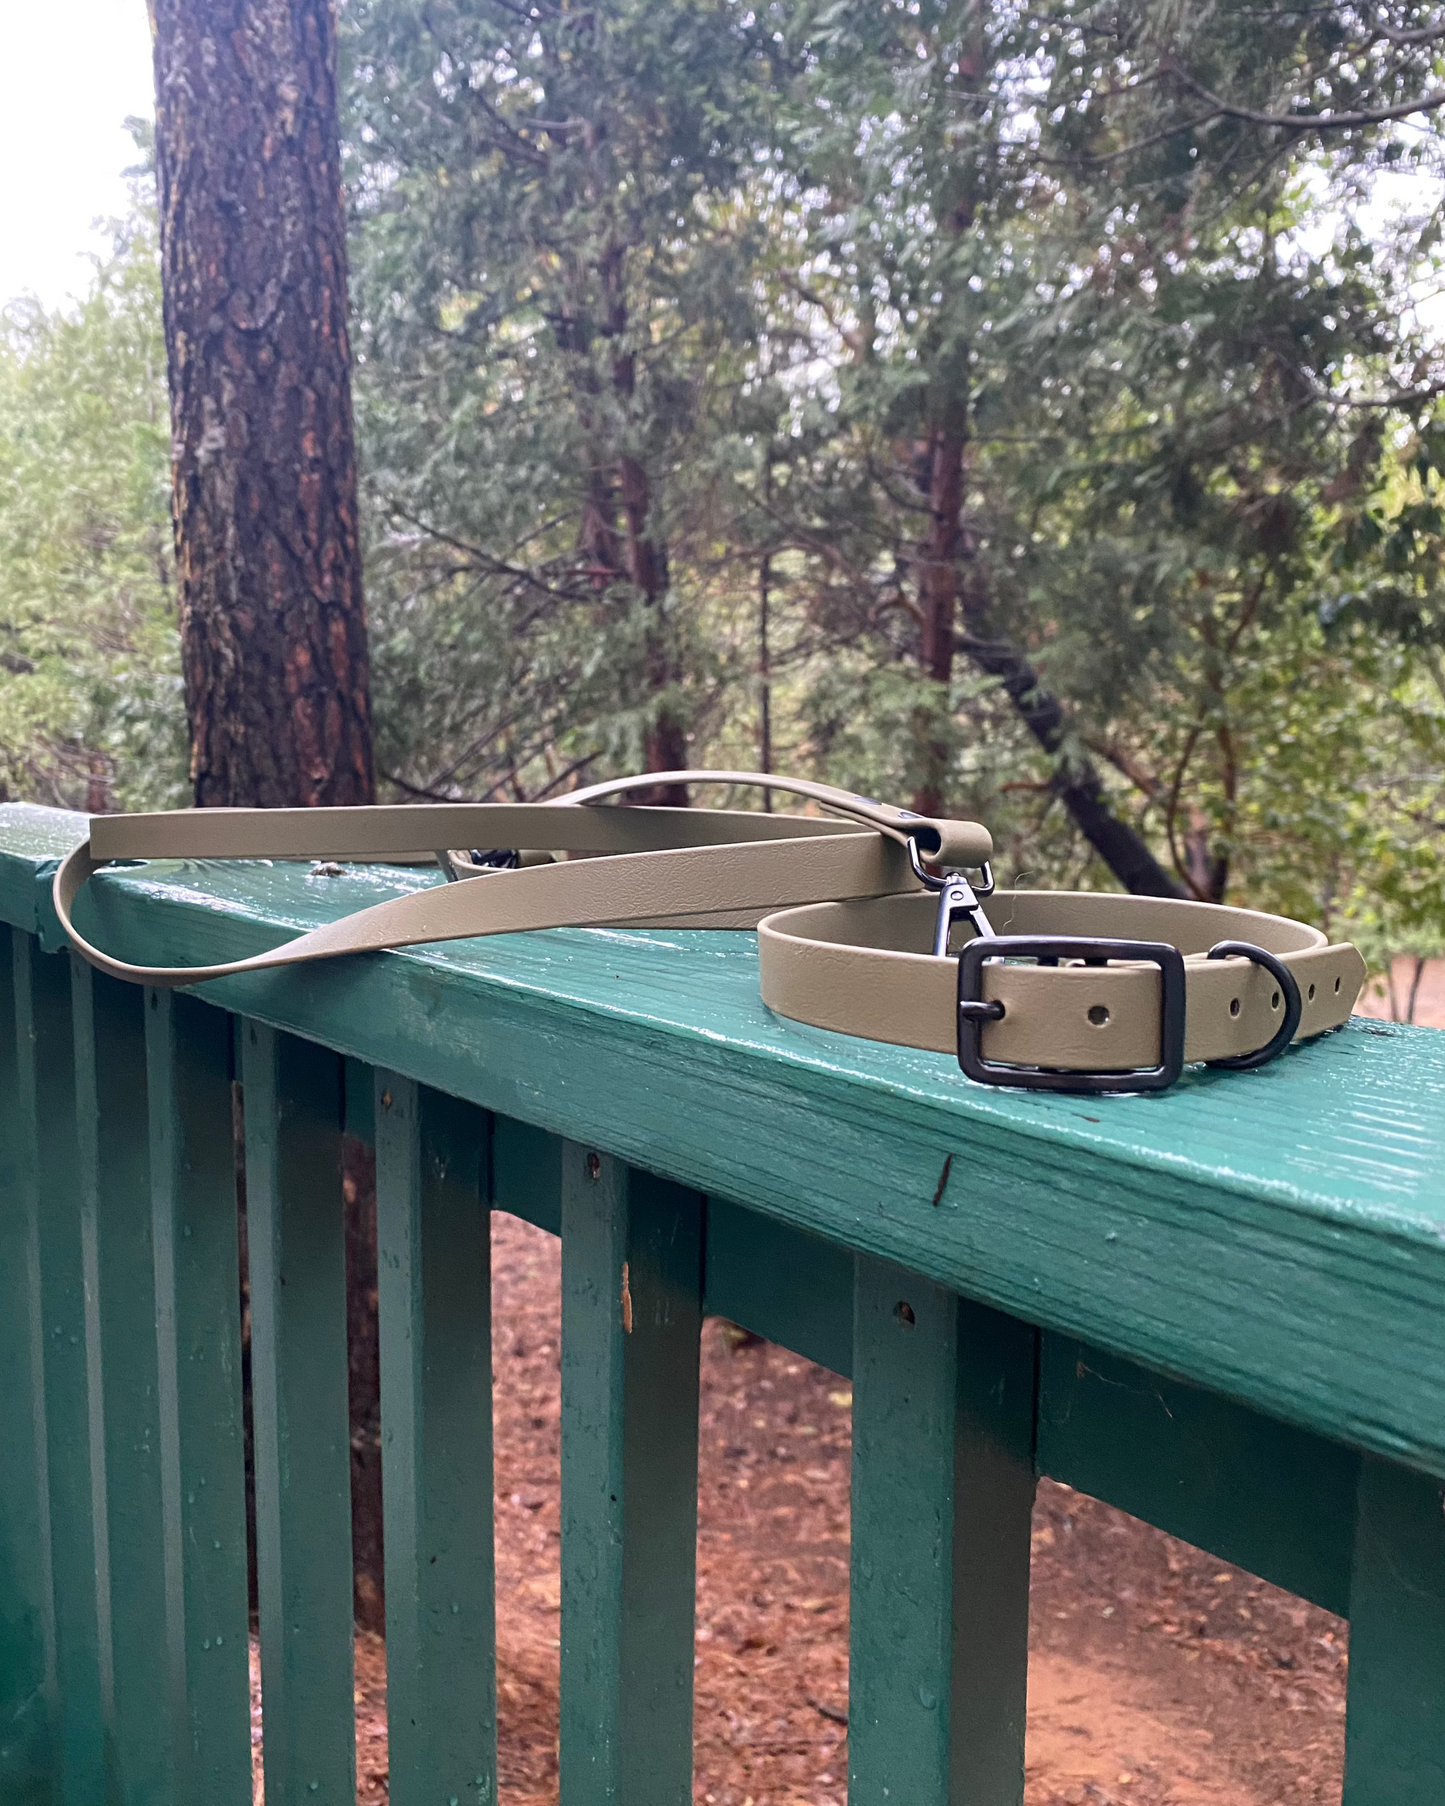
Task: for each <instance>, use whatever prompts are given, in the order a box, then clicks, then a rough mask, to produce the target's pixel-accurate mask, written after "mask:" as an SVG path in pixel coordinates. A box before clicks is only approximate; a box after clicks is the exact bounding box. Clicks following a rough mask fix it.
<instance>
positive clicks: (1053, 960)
mask: <svg viewBox="0 0 1445 1806" xmlns="http://www.w3.org/2000/svg"><path fill="white" fill-rule="evenodd" d="M1007 959H1033V960H1037V961H1038V963H1039V964H1040V965H1050V966H1057V965H1058V963H1059V961H1060V960H1062V959H1077V960H1083V961H1084V963H1085V964H1086V965H1091V966H1092V965H1099V966H1102V965H1107V964H1108V962H1109V961H1110V960H1111V959H1118V960H1133V961H1140V962H1145V961H1147V962H1148V964H1150V965H1154V966H1158V968H1159V1064H1158V1065H1157V1066H1146V1067H1144V1068H1143V1069H1142V1070H1139V1069H1137V1068H1136V1069H1134V1070H1132V1071H1125V1072H1099V1071H1095V1072H1087V1071H1086V1072H1066V1071H1062V1070H1060V1069H1058V1068H1056V1067H1050V1066H1009V1065H1006V1064H1004V1063H1003V1062H1002V1061H999V1060H989V1059H985V1058H984V1053H983V1026H984V1023H985V1022H997V1021H998V1020H999V1018H1000V1017H1001V1016H1002V1015H1003V1014H1004V1006H1003V1004H1002V1003H1001V1002H999V1001H998V1000H997V999H996V998H985V997H984V995H983V972H984V967H985V965H986V964H987V963H988V962H989V961H991V960H1007ZM1184 982H1185V981H1184V956H1183V955H1182V954H1181V953H1180V951H1179V949H1178V948H1177V947H1171V946H1170V945H1169V944H1168V943H1167V942H1165V941H1109V940H1096V939H1094V938H1092V937H1085V936H1083V935H1057V934H1005V935H998V936H988V937H980V938H979V939H978V940H974V941H970V942H969V943H968V945H967V946H966V947H965V948H964V949H963V951H962V952H961V953H960V954H959V956H958V1063H959V1065H960V1066H961V1067H962V1068H963V1070H964V1072H965V1073H967V1075H968V1076H969V1078H971V1079H973V1080H975V1081H976V1082H977V1083H978V1084H980V1085H1016V1086H1018V1087H1020V1088H1021V1089H1023V1090H1025V1091H1081V1092H1090V1093H1094V1094H1098V1093H1100V1092H1108V1091H1164V1090H1167V1089H1168V1087H1169V1086H1170V1085H1172V1084H1173V1083H1174V1081H1175V1080H1176V1079H1177V1078H1178V1077H1179V1075H1180V1073H1181V1072H1182V1071H1183V1070H1184Z"/></svg>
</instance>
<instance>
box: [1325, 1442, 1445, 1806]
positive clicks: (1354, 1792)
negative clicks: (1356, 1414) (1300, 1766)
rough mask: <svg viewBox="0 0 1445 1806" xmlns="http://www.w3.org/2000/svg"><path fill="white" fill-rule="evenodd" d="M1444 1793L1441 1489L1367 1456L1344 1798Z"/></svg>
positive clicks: (1406, 1800) (1366, 1801) (1408, 1799)
mask: <svg viewBox="0 0 1445 1806" xmlns="http://www.w3.org/2000/svg"><path fill="white" fill-rule="evenodd" d="M1427 1800H1429V1801H1436V1800H1445V1491H1442V1487H1441V1484H1440V1482H1439V1481H1438V1480H1432V1479H1429V1478H1427V1477H1426V1476H1425V1475H1423V1474H1417V1473H1412V1472H1411V1471H1410V1470H1409V1469H1408V1468H1404V1467H1398V1466H1396V1464H1395V1463H1394V1462H1391V1461H1382V1460H1380V1459H1379V1458H1378V1457H1376V1456H1366V1457H1365V1459H1364V1461H1363V1462H1362V1463H1361V1467H1360V1493H1359V1506H1358V1511H1357V1515H1356V1527H1355V1569H1354V1575H1353V1578H1352V1581H1351V1585H1350V1690H1349V1704H1348V1712H1347V1716H1346V1720H1345V1792H1344V1806H1424V1802H1425V1801H1427Z"/></svg>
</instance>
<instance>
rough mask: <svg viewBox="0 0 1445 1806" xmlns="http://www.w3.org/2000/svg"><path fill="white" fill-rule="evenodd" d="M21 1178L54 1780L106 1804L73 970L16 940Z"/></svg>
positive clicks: (100, 1465)
mask: <svg viewBox="0 0 1445 1806" xmlns="http://www.w3.org/2000/svg"><path fill="white" fill-rule="evenodd" d="M14 972H15V1009H16V1022H17V1026H18V1036H17V1044H18V1049H19V1062H18V1064H19V1075H18V1076H19V1087H18V1090H19V1099H20V1117H21V1124H20V1128H21V1144H22V1156H21V1159H22V1170H25V1171H28V1172H29V1173H30V1174H32V1175H33V1185H34V1193H33V1200H32V1208H33V1209H34V1210H35V1213H36V1223H37V1243H38V1250H39V1259H40V1311H41V1330H42V1337H41V1340H42V1347H43V1361H44V1374H45V1381H44V1383H45V1429H46V1463H47V1474H48V1494H49V1502H50V1556H51V1559H50V1568H51V1580H52V1586H53V1592H54V1599H55V1666H56V1687H57V1694H56V1697H57V1711H56V1715H55V1727H54V1732H53V1735H54V1736H55V1739H56V1741H55V1745H54V1751H53V1756H54V1765H55V1768H54V1772H55V1777H56V1785H57V1789H58V1791H59V1793H60V1795H61V1797H62V1798H64V1799H66V1800H72V1799H73V1800H104V1799H106V1798H107V1797H108V1791H109V1793H111V1794H113V1792H114V1790H115V1787H116V1785H117V1777H116V1775H115V1773H114V1770H113V1767H112V1766H111V1764H110V1763H109V1762H108V1761H107V1749H106V1726H107V1724H108V1723H109V1722H111V1719H112V1711H113V1702H112V1699H111V1687H110V1678H111V1677H110V1671H109V1659H108V1644H109V1626H108V1624H107V1623H106V1622H105V1619H106V1616H107V1614H108V1605H109V1602H108V1598H107V1593H108V1587H107V1578H106V1564H107V1552H106V1546H105V1469H104V1461H103V1457H102V1442H103V1430H102V1423H101V1412H100V1400H99V1398H98V1397H93V1396H92V1389H91V1376H92V1373H93V1371H94V1369H95V1366H96V1362H97V1360H98V1353H97V1351H98V1347H99V1336H100V1324H99V1317H98V1312H97V1310H96V1301H95V1298H94V1296H93V1294H92V1296H91V1297H89V1298H87V1286H86V1277H87V1272H86V1270H87V1265H88V1264H90V1263H89V1262H88V1260H87V1252H88V1251H87V1248H86V1246H85V1243H84V1240H83V1231H82V1215H81V1210H80V1207H79V1199H80V1192H81V1184H80V1168H79V1159H78V1151H77V1147H76V1133H75V1053H74V1035H73V1031H72V1024H71V1003H70V962H69V960H67V959H64V958H61V957H59V956H57V955H54V954H48V953H42V952H41V951H40V946H39V943H38V942H37V941H36V940H34V939H33V938H32V937H31V936H29V935H17V936H16V937H15V967H14Z"/></svg>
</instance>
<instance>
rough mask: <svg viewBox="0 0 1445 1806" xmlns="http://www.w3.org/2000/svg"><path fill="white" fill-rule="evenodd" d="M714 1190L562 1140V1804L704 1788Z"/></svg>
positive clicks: (656, 1804)
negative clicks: (699, 1704)
mask: <svg viewBox="0 0 1445 1806" xmlns="http://www.w3.org/2000/svg"><path fill="white" fill-rule="evenodd" d="M701 1329H702V1200H701V1198H699V1197H697V1196H696V1195H695V1194H689V1193H687V1192H684V1191H682V1190H681V1189H680V1188H679V1187H677V1186H673V1185H669V1184H667V1183H666V1182H665V1181H663V1180H659V1179H655V1178H652V1177H651V1176H650V1175H648V1174H646V1173H638V1172H633V1171H629V1169H628V1168H627V1167H626V1166H624V1165H623V1164H622V1163H621V1162H619V1161H614V1160H610V1159H607V1158H604V1157H602V1156H600V1155H598V1154H596V1153H595V1152H593V1151H590V1150H588V1149H587V1148H585V1147H581V1146H577V1145H575V1144H573V1143H568V1144H566V1145H565V1146H564V1148H563V1151H562V1658H561V1660H562V1671H561V1739H560V1750H559V1756H560V1786H561V1801H562V1806H691V1802H692V1675H693V1613H694V1599H695V1592H696V1572H697V1429H698V1360H699V1338H700V1334H701Z"/></svg>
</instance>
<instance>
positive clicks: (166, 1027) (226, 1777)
mask: <svg viewBox="0 0 1445 1806" xmlns="http://www.w3.org/2000/svg"><path fill="white" fill-rule="evenodd" d="M145 1015H146V1090H147V1106H148V1111H149V1123H150V1166H151V1204H152V1212H153V1217H152V1224H153V1227H152V1236H153V1241H154V1249H155V1334H156V1346H157V1375H158V1384H159V1401H158V1402H159V1413H158V1415H159V1421H160V1445H161V1521H162V1528H163V1533H164V1538H165V1583H164V1584H165V1613H166V1638H165V1643H166V1685H165V1699H166V1705H167V1711H168V1717H169V1722H170V1728H171V1737H172V1750H173V1753H174V1758H175V1762H176V1792H177V1797H178V1798H179V1799H180V1800H181V1801H183V1802H185V1806H212V1803H213V1802H214V1803H215V1806H245V1802H247V1801H248V1800H249V1799H250V1791H251V1700H250V1672H249V1662H248V1659H247V1629H248V1625H247V1602H246V1506H245V1495H244V1485H245V1455H244V1428H243V1422H242V1401H241V1290H240V1271H239V1269H240V1249H239V1245H238V1239H237V1222H236V1157H235V1146H234V1127H233V1121H232V1113H231V1070H232V1023H231V1019H230V1017H229V1016H227V1015H225V1014H224V1013H223V1012H221V1011H220V1010H213V1009H210V1008H208V1007H207V1006H206V1005H205V1004H203V1003H199V1002H197V1001H196V999H195V998H193V997H178V996H176V995H175V994H174V993H173V992H166V991H151V992H149V993H148V994H147V996H146V1012H145ZM152 1711H153V1712H155V1707H154V1706H153V1707H152ZM155 1715H156V1716H159V1713H158V1712H156V1713H155Z"/></svg>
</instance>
